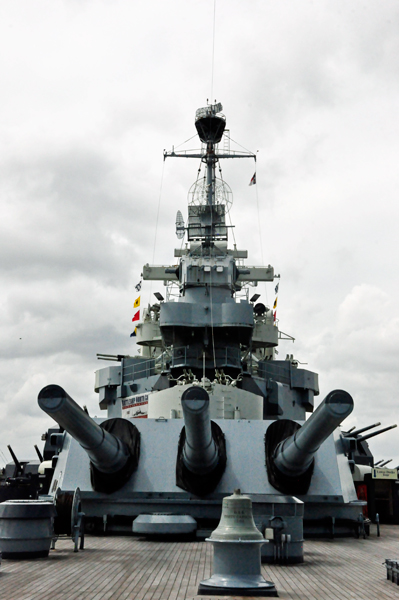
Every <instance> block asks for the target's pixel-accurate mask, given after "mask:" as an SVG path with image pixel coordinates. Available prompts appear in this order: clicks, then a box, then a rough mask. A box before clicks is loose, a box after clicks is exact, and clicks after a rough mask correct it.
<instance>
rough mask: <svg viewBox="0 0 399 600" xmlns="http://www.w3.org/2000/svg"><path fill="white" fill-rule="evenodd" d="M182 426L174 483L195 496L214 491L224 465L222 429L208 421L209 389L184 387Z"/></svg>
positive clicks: (224, 453) (224, 448) (224, 452)
mask: <svg viewBox="0 0 399 600" xmlns="http://www.w3.org/2000/svg"><path fill="white" fill-rule="evenodd" d="M181 405H182V409H183V417H184V427H183V429H182V432H181V435H180V440H179V447H178V452H177V463H176V485H178V486H179V487H181V488H182V489H184V490H187V491H188V492H190V493H193V494H196V495H197V496H206V495H207V494H209V493H211V492H213V491H214V489H215V488H216V486H217V484H218V483H219V481H220V479H221V477H222V475H223V473H224V469H225V467H226V443H225V438H224V435H223V431H222V430H221V428H220V427H219V425H217V423H215V422H213V421H211V418H210V410H209V395H208V392H207V391H206V390H205V389H204V388H202V387H200V386H192V387H189V388H187V389H186V390H185V391H184V392H183V394H182V397H181Z"/></svg>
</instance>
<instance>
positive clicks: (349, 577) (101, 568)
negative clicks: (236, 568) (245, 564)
mask: <svg viewBox="0 0 399 600" xmlns="http://www.w3.org/2000/svg"><path fill="white" fill-rule="evenodd" d="M398 548H399V526H395V525H385V526H384V525H383V526H382V527H381V537H379V538H378V537H377V536H376V531H375V526H372V527H371V535H370V538H368V539H366V540H363V539H359V540H356V539H351V538H344V539H334V540H307V541H306V542H305V563H304V564H301V565H297V566H289V567H284V566H270V565H266V566H262V574H263V575H264V577H265V578H266V579H267V580H270V581H273V582H274V583H275V585H276V588H277V591H278V594H279V597H280V598H286V599H288V598H292V599H295V600H305V599H306V600H335V599H337V598H339V599H340V600H376V598H378V599H379V600H391V599H392V598H398V599H399V586H397V585H395V584H393V583H392V582H390V581H387V579H386V569H385V566H384V564H383V563H384V561H385V558H387V557H393V558H395V557H398V556H399V552H398ZM211 552H212V548H211V544H208V543H205V542H159V541H147V540H144V539H142V538H135V537H90V536H87V538H86V548H85V550H83V551H80V552H78V553H77V554H74V552H73V544H72V542H71V541H70V540H59V541H58V542H57V544H56V549H55V550H51V551H50V556H49V558H48V559H36V560H28V561H17V560H3V561H2V564H1V566H0V598H1V599H2V600H3V599H4V600H6V599H7V600H65V598H68V600H128V599H129V600H130V599H132V600H133V599H134V600H188V599H190V600H194V599H195V600H200V599H201V600H206V599H207V596H197V589H198V584H199V582H200V581H201V580H203V579H206V578H208V577H210V575H211V561H212V556H211ZM218 597H219V596H212V599H213V600H215V599H217V598H218ZM220 598H221V596H220ZM235 598H238V597H235ZM247 600H248V597H247Z"/></svg>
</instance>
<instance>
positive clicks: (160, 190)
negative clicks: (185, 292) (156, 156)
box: [148, 160, 165, 304]
mask: <svg viewBox="0 0 399 600" xmlns="http://www.w3.org/2000/svg"><path fill="white" fill-rule="evenodd" d="M164 172H165V161H164V160H163V161H162V174H161V184H160V186H159V196H158V208H157V216H156V219H155V234H154V246H153V249H152V264H154V260H155V248H156V245H157V235H158V221H159V211H160V207H161V198H162V187H163V176H164ZM151 295H152V281H151V283H150V293H149V298H148V303H149V304H151Z"/></svg>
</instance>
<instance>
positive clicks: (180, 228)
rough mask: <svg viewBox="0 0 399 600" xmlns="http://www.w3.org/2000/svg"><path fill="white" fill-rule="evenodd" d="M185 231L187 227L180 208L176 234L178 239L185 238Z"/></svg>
mask: <svg viewBox="0 0 399 600" xmlns="http://www.w3.org/2000/svg"><path fill="white" fill-rule="evenodd" d="M184 232H185V227H184V219H183V215H182V214H181V212H180V210H178V211H177V213H176V235H177V239H178V240H182V239H183V238H184Z"/></svg>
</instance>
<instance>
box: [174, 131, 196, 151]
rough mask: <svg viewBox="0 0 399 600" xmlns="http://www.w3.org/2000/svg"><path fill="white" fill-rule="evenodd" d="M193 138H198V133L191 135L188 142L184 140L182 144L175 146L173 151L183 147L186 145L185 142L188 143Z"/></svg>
mask: <svg viewBox="0 0 399 600" xmlns="http://www.w3.org/2000/svg"><path fill="white" fill-rule="evenodd" d="M195 137H198V133H194V135H192V136H191V137H190V138H188V140H186V141H185V142H182V143H181V144H178V145H177V146H175V149H176V148H180V146H184V144H187V142H190V141H191V140H193V139H194V138H195Z"/></svg>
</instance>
